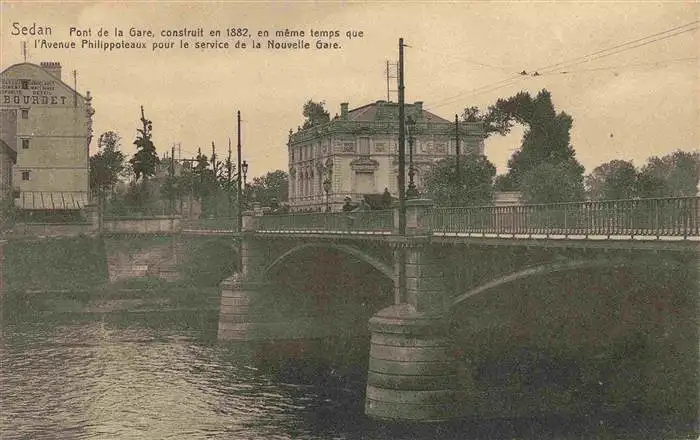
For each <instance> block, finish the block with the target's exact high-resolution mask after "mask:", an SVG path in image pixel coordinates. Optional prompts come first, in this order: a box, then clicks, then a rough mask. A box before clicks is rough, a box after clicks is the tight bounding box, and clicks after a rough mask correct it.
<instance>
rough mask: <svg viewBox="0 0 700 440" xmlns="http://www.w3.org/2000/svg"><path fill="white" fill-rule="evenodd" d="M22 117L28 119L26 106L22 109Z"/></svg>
mask: <svg viewBox="0 0 700 440" xmlns="http://www.w3.org/2000/svg"><path fill="white" fill-rule="evenodd" d="M22 119H29V109H27V108H23V109H22Z"/></svg>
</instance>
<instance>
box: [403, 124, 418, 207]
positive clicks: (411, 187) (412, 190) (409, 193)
mask: <svg viewBox="0 0 700 440" xmlns="http://www.w3.org/2000/svg"><path fill="white" fill-rule="evenodd" d="M415 125H416V121H414V120H413V118H412V117H410V116H409V117H408V118H407V121H406V126H407V127H408V188H407V189H406V198H407V199H417V198H418V189H417V188H416V184H415V182H414V181H413V176H415V174H416V170H415V167H414V165H413V142H414V140H415V139H414V137H413V131H414V127H415Z"/></svg>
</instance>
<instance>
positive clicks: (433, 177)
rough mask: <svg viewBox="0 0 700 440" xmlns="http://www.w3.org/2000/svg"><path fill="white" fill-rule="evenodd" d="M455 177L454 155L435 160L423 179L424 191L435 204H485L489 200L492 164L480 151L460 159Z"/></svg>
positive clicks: (491, 191)
mask: <svg viewBox="0 0 700 440" xmlns="http://www.w3.org/2000/svg"><path fill="white" fill-rule="evenodd" d="M460 159H461V160H460V164H459V165H460V166H459V168H460V178H459V181H458V179H457V172H456V166H457V164H456V158H455V157H448V158H446V159H443V160H441V161H440V162H438V163H436V164H435V165H434V166H433V167H432V168H431V170H430V171H429V172H428V174H427V175H426V178H425V193H426V195H427V196H428V197H429V198H431V199H432V200H434V201H435V203H436V204H437V205H439V206H450V205H451V206H467V205H487V204H489V203H491V201H492V200H493V184H492V183H493V178H494V176H495V175H496V167H495V166H493V164H492V163H491V162H489V160H488V159H487V158H486V156H484V155H481V154H469V155H466V156H463V157H462V158H460Z"/></svg>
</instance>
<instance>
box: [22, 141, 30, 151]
mask: <svg viewBox="0 0 700 440" xmlns="http://www.w3.org/2000/svg"><path fill="white" fill-rule="evenodd" d="M22 149H23V150H28V149H29V139H22Z"/></svg>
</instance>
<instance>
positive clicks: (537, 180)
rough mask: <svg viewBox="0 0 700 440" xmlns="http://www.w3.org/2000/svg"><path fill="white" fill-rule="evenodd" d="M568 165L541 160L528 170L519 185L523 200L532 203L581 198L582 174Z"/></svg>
mask: <svg viewBox="0 0 700 440" xmlns="http://www.w3.org/2000/svg"><path fill="white" fill-rule="evenodd" d="M570 166H571V165H570V164H567V163H563V164H553V163H551V162H543V163H541V164H540V165H538V166H536V167H535V168H534V169H532V170H530V171H528V173H527V174H525V175H524V176H523V179H522V182H521V185H520V188H521V191H522V198H523V201H524V202H525V203H528V204H534V203H556V202H569V201H580V200H583V198H584V189H583V175H582V174H579V173H578V170H571V169H569V168H568V167H570Z"/></svg>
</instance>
